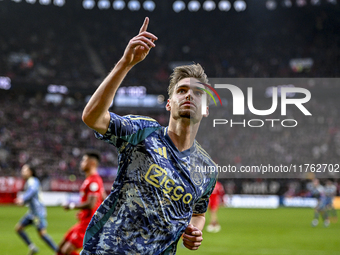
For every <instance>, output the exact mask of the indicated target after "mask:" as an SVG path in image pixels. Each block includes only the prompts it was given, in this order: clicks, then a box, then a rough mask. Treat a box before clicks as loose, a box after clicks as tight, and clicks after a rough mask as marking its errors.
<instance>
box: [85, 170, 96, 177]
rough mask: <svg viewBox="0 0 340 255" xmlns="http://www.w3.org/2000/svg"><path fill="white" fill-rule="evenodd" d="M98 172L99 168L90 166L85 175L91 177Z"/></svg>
mask: <svg viewBox="0 0 340 255" xmlns="http://www.w3.org/2000/svg"><path fill="white" fill-rule="evenodd" d="M96 172H97V168H90V169H89V170H88V171H86V172H85V177H86V178H87V177H89V176H91V175H93V174H95V173H96Z"/></svg>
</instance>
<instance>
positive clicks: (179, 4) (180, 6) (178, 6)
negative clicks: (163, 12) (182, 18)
mask: <svg viewBox="0 0 340 255" xmlns="http://www.w3.org/2000/svg"><path fill="white" fill-rule="evenodd" d="M172 9H173V10H174V11H175V12H177V13H178V12H181V11H184V10H185V3H184V2H183V1H175V2H174V3H173V4H172Z"/></svg>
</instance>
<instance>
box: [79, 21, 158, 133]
mask: <svg viewBox="0 0 340 255" xmlns="http://www.w3.org/2000/svg"><path fill="white" fill-rule="evenodd" d="M148 24H149V18H147V17H146V18H145V20H144V23H143V25H142V27H141V29H140V31H139V34H138V35H137V36H135V37H133V38H132V39H131V40H130V41H129V44H128V45H127V47H126V49H125V51H124V55H123V57H122V58H121V59H120V60H119V61H118V63H117V64H116V66H115V67H114V68H113V70H112V71H111V72H110V74H109V75H108V76H107V77H106V78H105V79H104V81H103V82H102V83H101V84H100V85H99V87H98V88H97V90H96V91H95V93H94V94H93V95H92V97H91V99H90V101H89V102H88V103H87V105H86V106H85V109H84V111H83V116H82V119H83V121H84V123H85V124H86V125H87V126H89V127H90V128H92V129H94V130H96V131H97V132H99V133H100V134H102V135H104V134H105V133H106V131H107V128H108V126H109V122H110V114H109V111H108V110H109V107H110V105H111V103H112V100H113V98H114V96H115V94H116V91H117V89H118V87H119V85H120V84H121V82H122V81H123V79H124V77H125V76H126V74H127V73H128V72H129V71H130V69H131V68H132V67H133V66H134V65H136V64H137V63H138V62H140V61H142V60H144V59H145V57H146V56H147V55H148V53H149V51H150V49H151V48H152V47H155V44H154V41H155V40H157V39H158V38H157V37H156V36H155V35H153V34H151V33H149V32H147V31H146V30H147V28H148Z"/></svg>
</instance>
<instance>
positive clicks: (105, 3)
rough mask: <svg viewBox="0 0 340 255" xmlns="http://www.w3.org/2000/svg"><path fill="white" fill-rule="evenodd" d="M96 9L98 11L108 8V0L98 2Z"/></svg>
mask: <svg viewBox="0 0 340 255" xmlns="http://www.w3.org/2000/svg"><path fill="white" fill-rule="evenodd" d="M97 5H98V9H100V10H107V9H109V8H110V5H111V4H110V1H109V0H99V1H98V3H97Z"/></svg>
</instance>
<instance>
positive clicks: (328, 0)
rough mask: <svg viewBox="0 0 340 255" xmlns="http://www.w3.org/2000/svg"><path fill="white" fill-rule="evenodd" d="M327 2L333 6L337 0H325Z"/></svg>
mask: <svg viewBox="0 0 340 255" xmlns="http://www.w3.org/2000/svg"><path fill="white" fill-rule="evenodd" d="M327 2H328V3H330V4H334V5H335V4H336V3H337V0H327Z"/></svg>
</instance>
